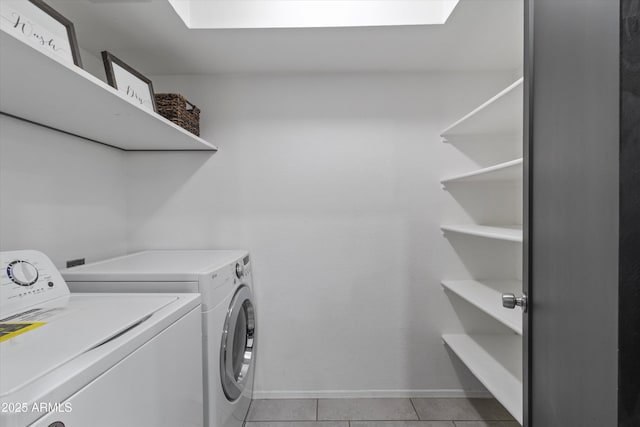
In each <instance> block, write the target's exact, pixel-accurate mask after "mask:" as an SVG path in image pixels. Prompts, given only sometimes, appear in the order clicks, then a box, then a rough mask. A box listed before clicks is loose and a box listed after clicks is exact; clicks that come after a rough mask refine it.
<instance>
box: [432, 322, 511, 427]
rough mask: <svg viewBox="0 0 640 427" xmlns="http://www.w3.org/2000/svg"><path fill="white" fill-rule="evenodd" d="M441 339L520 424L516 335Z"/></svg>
mask: <svg viewBox="0 0 640 427" xmlns="http://www.w3.org/2000/svg"><path fill="white" fill-rule="evenodd" d="M442 339H443V340H444V342H445V343H447V345H448V346H449V347H450V348H451V350H453V352H454V353H455V354H456V355H457V356H458V357H459V358H460V360H462V362H464V364H465V365H467V367H468V368H469V370H470V371H471V372H473V374H474V375H475V376H476V377H477V378H478V380H480V382H481V383H482V384H483V385H484V386H485V387H486V388H487V390H489V391H490V392H491V394H493V395H494V397H495V398H496V399H498V400H499V401H500V403H502V405H503V406H504V407H505V408H506V409H507V410H508V411H509V412H510V413H511V415H513V417H514V418H515V419H516V420H518V422H519V423H520V424H522V395H523V389H522V340H521V339H520V337H518V336H517V335H466V334H445V335H442Z"/></svg>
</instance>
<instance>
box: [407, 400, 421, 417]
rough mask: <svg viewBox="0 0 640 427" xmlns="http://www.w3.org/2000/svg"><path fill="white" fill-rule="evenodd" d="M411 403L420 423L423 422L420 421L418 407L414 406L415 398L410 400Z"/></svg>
mask: <svg viewBox="0 0 640 427" xmlns="http://www.w3.org/2000/svg"><path fill="white" fill-rule="evenodd" d="M409 403H411V407H412V408H413V412H415V413H416V418H417V419H418V421H421V420H420V414H418V410H417V409H416V405H414V403H413V398H411V397H410V398H409Z"/></svg>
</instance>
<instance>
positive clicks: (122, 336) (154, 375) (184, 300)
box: [0, 251, 203, 427]
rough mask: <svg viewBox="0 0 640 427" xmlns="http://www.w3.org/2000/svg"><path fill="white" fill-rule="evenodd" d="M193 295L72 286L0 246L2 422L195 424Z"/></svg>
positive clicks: (199, 400) (33, 425)
mask: <svg viewBox="0 0 640 427" xmlns="http://www.w3.org/2000/svg"><path fill="white" fill-rule="evenodd" d="M199 305H200V295H197V294H186V293H181V294H148V293H145V294H124V295H123V294H95V293H92V294H77V293H70V292H69V289H68V288H67V285H66V284H65V282H64V280H63V279H62V277H61V276H60V273H59V272H58V270H57V269H56V267H55V266H54V265H53V263H52V262H51V260H50V259H49V258H48V257H47V256H46V255H44V254H43V253H41V252H37V251H5V252H0V425H1V426H3V427H25V426H30V427H87V426H91V427H112V426H136V427H158V426H163V427H175V426H189V427H200V426H202V422H203V415H202V407H203V391H202V386H203V381H202V369H201V366H200V365H199V363H198V360H199V358H200V355H201V352H202V340H201V339H200V336H201V333H202V331H201V322H200V306H199Z"/></svg>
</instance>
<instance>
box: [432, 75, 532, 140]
mask: <svg viewBox="0 0 640 427" xmlns="http://www.w3.org/2000/svg"><path fill="white" fill-rule="evenodd" d="M523 81H524V78H522V77H521V78H519V79H518V80H516V81H515V82H514V83H513V84H511V85H510V86H509V87H507V88H506V89H504V90H503V91H501V92H500V93H498V94H497V95H495V96H494V97H493V98H491V99H489V100H488V101H487V102H485V103H483V104H482V105H480V106H479V107H477V108H476V109H474V110H473V111H471V112H470V113H469V114H467V115H465V116H464V117H462V118H461V119H460V120H458V121H456V122H455V123H453V124H452V125H451V126H449V127H448V128H446V129H445V130H443V131H442V133H441V134H440V136H441V137H442V138H444V139H445V140H447V138H448V137H455V136H464V135H488V134H496V135H497V134H518V133H520V132H522V114H523V89H522V87H523Z"/></svg>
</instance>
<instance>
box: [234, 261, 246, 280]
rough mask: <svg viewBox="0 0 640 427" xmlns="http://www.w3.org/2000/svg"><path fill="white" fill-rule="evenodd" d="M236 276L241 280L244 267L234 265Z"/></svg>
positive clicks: (238, 264)
mask: <svg viewBox="0 0 640 427" xmlns="http://www.w3.org/2000/svg"><path fill="white" fill-rule="evenodd" d="M236 276H238V279H242V276H244V266H243V265H242V264H240V263H236Z"/></svg>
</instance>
